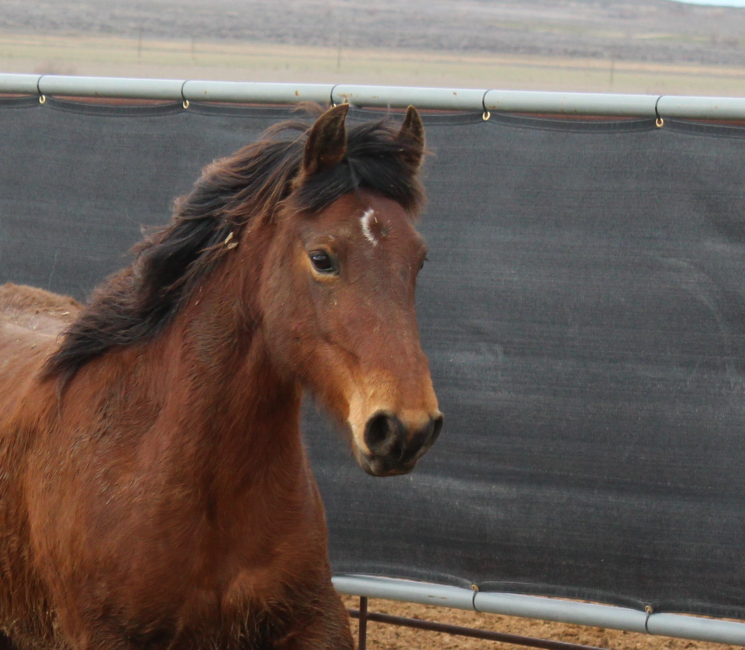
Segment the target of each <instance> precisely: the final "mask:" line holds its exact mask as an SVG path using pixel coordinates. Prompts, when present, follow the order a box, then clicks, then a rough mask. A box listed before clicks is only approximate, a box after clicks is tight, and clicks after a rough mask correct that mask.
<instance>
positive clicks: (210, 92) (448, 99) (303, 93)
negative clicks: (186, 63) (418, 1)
mask: <svg viewBox="0 0 745 650" xmlns="http://www.w3.org/2000/svg"><path fill="white" fill-rule="evenodd" d="M0 93H5V94H28V95H38V96H39V97H40V98H41V97H45V96H47V95H52V96H60V97H101V98H128V99H152V100H164V101H168V100H170V101H181V102H183V103H184V105H185V106H188V103H189V102H198V101H206V102H221V103H231V102H235V103H246V104H296V103H299V102H304V101H312V102H319V103H321V104H327V103H330V104H341V103H343V102H348V103H350V104H352V105H354V106H359V107H374V108H406V107H407V106H408V105H410V104H413V105H414V106H416V107H417V108H421V109H432V110H442V111H479V112H483V113H484V114H488V113H489V112H491V111H505V112H515V113H543V114H557V115H599V116H617V117H640V118H653V119H658V120H664V119H665V118H677V119H706V120H745V97H692V96H690V97H689V96H676V95H624V94H610V93H609V94H603V93H562V92H539V91H527V90H490V89H475V88H416V87H405V86H357V85H348V84H341V85H334V84H302V83H301V84H292V83H254V82H233V81H195V80H183V79H134V78H119V77H82V76H65V75H34V74H0Z"/></svg>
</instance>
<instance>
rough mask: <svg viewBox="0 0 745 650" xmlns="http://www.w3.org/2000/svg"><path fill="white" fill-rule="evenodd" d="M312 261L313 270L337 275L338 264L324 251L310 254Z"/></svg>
mask: <svg viewBox="0 0 745 650" xmlns="http://www.w3.org/2000/svg"><path fill="white" fill-rule="evenodd" d="M310 261H311V264H313V268H314V269H315V270H316V271H318V272H319V273H327V274H330V273H336V270H337V269H336V264H334V260H332V259H331V256H330V255H329V254H328V253H325V252H324V251H313V252H312V253H311V254H310Z"/></svg>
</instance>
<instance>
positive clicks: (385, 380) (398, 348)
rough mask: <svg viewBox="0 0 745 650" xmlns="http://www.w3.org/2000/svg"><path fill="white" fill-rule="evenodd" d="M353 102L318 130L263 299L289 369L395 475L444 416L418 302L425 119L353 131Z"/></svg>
mask: <svg viewBox="0 0 745 650" xmlns="http://www.w3.org/2000/svg"><path fill="white" fill-rule="evenodd" d="M347 108H348V106H347V105H341V106H337V107H335V108H332V109H330V110H328V111H327V112H325V113H324V114H323V115H322V116H321V117H320V118H318V120H317V121H316V122H315V124H314V125H313V127H312V128H311V129H310V131H309V132H308V134H307V140H306V144H305V148H304V155H303V160H302V164H301V166H300V169H299V172H298V174H297V175H296V177H295V179H294V181H293V186H292V191H291V193H290V195H289V196H288V198H287V199H286V200H285V201H284V202H283V204H282V208H281V209H280V210H279V211H278V213H277V215H276V216H275V220H276V229H277V230H276V232H275V235H274V236H273V238H272V241H271V244H270V248H269V250H268V252H267V255H266V257H265V260H264V265H263V271H262V278H261V282H260V285H261V291H260V296H259V299H260V304H261V308H260V310H261V312H262V324H263V329H264V335H265V338H266V342H267V345H268V347H269V348H270V350H271V351H272V354H273V356H274V358H275V359H276V360H277V361H278V362H279V364H280V366H281V368H282V369H283V370H284V372H286V373H288V374H291V375H292V376H294V377H296V378H297V379H298V380H299V381H300V383H301V384H302V385H303V386H304V387H305V388H307V389H308V390H309V391H310V392H311V393H312V394H313V396H314V398H315V399H316V400H317V402H319V403H320V404H321V405H322V406H323V407H324V408H325V410H326V411H327V412H328V413H329V414H330V415H331V416H332V417H333V418H334V419H335V420H336V421H337V422H338V423H339V424H340V425H341V426H342V428H343V429H344V430H346V431H347V432H348V433H349V435H350V438H351V442H352V449H353V453H354V455H355V457H356V459H357V461H358V463H359V464H360V466H361V467H362V468H363V469H364V470H365V471H366V472H368V473H369V474H372V475H374V476H391V475H395V474H403V473H406V472H409V471H411V470H412V469H413V468H414V466H415V465H416V463H417V460H418V459H419V458H420V457H421V456H422V455H423V454H424V453H425V452H426V451H427V450H428V449H429V448H430V446H431V445H432V444H433V443H434V441H435V440H436V438H437V436H438V435H439V433H440V429H441V428H442V422H443V416H442V413H440V411H439V409H438V404H437V397H436V396H435V392H434V389H433V386H432V379H431V377H430V372H429V365H428V362H427V358H426V356H425V355H424V352H423V351H422V348H421V344H420V340H419V331H418V327H417V320H416V311H415V301H414V291H415V285H416V280H417V274H418V273H419V271H420V269H421V268H422V266H423V264H424V261H425V259H426V252H427V248H426V245H425V242H424V240H423V238H422V237H421V235H420V234H419V233H418V232H417V230H416V228H415V224H414V219H415V216H416V209H417V208H418V203H419V201H420V198H421V189H420V185H419V181H418V180H417V173H418V170H419V167H420V164H421V161H422V157H423V154H424V129H423V125H422V122H421V120H420V118H419V116H418V114H417V112H416V111H415V110H414V109H413V108H411V107H410V108H409V110H408V112H407V114H406V118H405V120H404V123H403V126H402V127H401V129H400V130H399V131H395V130H393V129H391V127H388V126H384V125H383V124H382V123H377V124H375V125H373V126H369V125H362V126H357V127H354V128H353V129H350V130H349V132H347V129H346V127H345V117H346V113H347ZM375 129H377V131H375ZM373 131H375V133H373ZM373 136H374V137H373ZM347 190H348V191H347Z"/></svg>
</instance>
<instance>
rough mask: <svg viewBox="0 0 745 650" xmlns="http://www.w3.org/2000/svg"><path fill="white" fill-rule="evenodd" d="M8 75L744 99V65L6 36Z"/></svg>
mask: <svg viewBox="0 0 745 650" xmlns="http://www.w3.org/2000/svg"><path fill="white" fill-rule="evenodd" d="M0 70H1V71H3V72H25V73H44V74H80V75H105V76H136V77H156V78H178V79H224V80H237V81H289V82H318V83H358V84H390V85H417V86H439V87H460V88H500V89H539V90H561V91H593V92H621V93H652V94H693V95H728V96H737V95H745V68H743V67H727V66H704V65H675V64H662V63H649V62H630V61H614V60H603V59H590V58H568V57H540V56H529V55H484V54H457V53H452V52H441V53H438V52H431V51H412V50H391V49H354V48H340V47H336V48H333V47H312V46H293V45H273V44H262V43H246V44H231V43H217V42H198V41H177V40H149V39H144V40H140V39H127V38H118V37H108V36H97V37H91V36H83V37H81V36H34V35H17V34H0Z"/></svg>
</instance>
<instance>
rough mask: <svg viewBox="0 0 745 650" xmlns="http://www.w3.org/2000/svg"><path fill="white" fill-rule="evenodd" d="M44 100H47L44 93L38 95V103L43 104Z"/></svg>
mask: <svg viewBox="0 0 745 650" xmlns="http://www.w3.org/2000/svg"><path fill="white" fill-rule="evenodd" d="M46 101H47V96H46V95H39V103H40V104H43V103H44V102H46Z"/></svg>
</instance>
